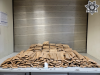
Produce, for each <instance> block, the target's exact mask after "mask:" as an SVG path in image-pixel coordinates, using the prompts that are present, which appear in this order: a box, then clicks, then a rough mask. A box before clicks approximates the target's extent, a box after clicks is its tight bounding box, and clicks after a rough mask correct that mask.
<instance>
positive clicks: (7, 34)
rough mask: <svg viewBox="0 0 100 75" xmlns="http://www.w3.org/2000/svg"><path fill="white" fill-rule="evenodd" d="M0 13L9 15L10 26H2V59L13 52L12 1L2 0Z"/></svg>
mask: <svg viewBox="0 0 100 75" xmlns="http://www.w3.org/2000/svg"><path fill="white" fill-rule="evenodd" d="M0 11H2V12H5V13H7V15H8V26H0V58H2V57H4V56H6V55H8V54H10V53H12V52H13V18H12V0H0Z"/></svg>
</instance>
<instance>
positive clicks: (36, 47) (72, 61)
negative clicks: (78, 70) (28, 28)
mask: <svg viewBox="0 0 100 75" xmlns="http://www.w3.org/2000/svg"><path fill="white" fill-rule="evenodd" d="M45 62H47V63H48V64H49V65H48V66H49V67H51V68H52V67H57V68H59V67H64V68H66V67H76V66H77V67H82V68H84V67H94V68H100V65H98V64H97V63H96V62H95V61H93V60H92V59H90V58H88V57H86V56H82V55H81V54H79V53H78V52H77V51H75V50H72V48H69V46H68V45H65V44H56V46H55V44H50V45H49V42H48V41H46V42H44V44H43V45H42V44H33V45H31V46H30V48H29V49H28V50H26V51H21V52H20V53H18V54H17V55H16V56H14V57H12V58H8V59H7V60H6V61H4V62H3V63H2V64H1V67H2V68H19V67H21V68H27V67H34V68H35V67H41V68H42V67H43V66H44V63H45Z"/></svg>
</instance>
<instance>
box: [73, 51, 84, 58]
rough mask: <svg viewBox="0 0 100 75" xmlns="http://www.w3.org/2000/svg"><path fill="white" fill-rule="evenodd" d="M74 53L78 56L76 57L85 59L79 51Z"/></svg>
mask: <svg viewBox="0 0 100 75" xmlns="http://www.w3.org/2000/svg"><path fill="white" fill-rule="evenodd" d="M73 52H74V53H75V54H76V56H77V57H78V58H79V59H84V57H83V56H82V55H81V54H79V53H78V52H77V51H75V50H73Z"/></svg>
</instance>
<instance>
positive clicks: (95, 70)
mask: <svg viewBox="0 0 100 75" xmlns="http://www.w3.org/2000/svg"><path fill="white" fill-rule="evenodd" d="M17 53H18V52H17ZM17 53H12V54H10V55H8V56H6V57H4V58H2V59H0V64H1V63H2V62H3V61H4V60H6V59H7V58H10V57H12V56H15V55H16V54H17ZM80 54H82V55H84V56H88V57H89V58H91V59H93V60H94V61H96V62H97V63H98V64H100V60H98V59H96V58H94V57H93V56H91V55H89V54H87V53H80ZM0 72H60V73H61V72H63V73H64V72H65V73H100V68H80V67H68V68H62V67H61V68H48V69H44V68H16V69H12V68H8V69H3V68H0Z"/></svg>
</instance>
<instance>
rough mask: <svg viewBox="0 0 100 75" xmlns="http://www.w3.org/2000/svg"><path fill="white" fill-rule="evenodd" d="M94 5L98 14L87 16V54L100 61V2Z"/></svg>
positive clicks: (98, 0) (97, 0)
mask: <svg viewBox="0 0 100 75" xmlns="http://www.w3.org/2000/svg"><path fill="white" fill-rule="evenodd" d="M91 1H93V0H91ZM96 3H97V4H98V5H99V8H98V9H99V10H98V13H95V14H94V15H91V14H89V19H88V39H87V53H88V54H90V55H92V56H94V57H96V58H97V59H100V0H96Z"/></svg>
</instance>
